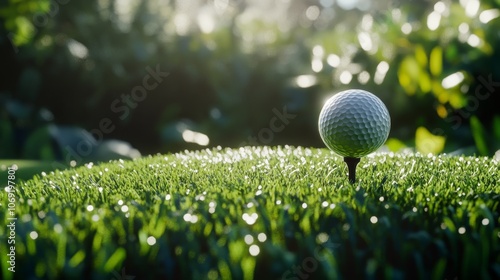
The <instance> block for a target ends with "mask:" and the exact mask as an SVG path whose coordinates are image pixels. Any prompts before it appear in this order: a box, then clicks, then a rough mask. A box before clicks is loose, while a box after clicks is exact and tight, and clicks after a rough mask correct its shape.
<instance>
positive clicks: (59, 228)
mask: <svg viewBox="0 0 500 280" xmlns="http://www.w3.org/2000/svg"><path fill="white" fill-rule="evenodd" d="M62 230H63V227H62V226H61V224H55V225H54V231H55V232H56V233H61V232H62Z"/></svg>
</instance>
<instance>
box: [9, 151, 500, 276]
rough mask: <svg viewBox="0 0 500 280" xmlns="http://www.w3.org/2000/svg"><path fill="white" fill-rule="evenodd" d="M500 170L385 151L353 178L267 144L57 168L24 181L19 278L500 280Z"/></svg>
mask: <svg viewBox="0 0 500 280" xmlns="http://www.w3.org/2000/svg"><path fill="white" fill-rule="evenodd" d="M499 167H500V164H499V163H498V162H497V161H495V160H492V159H490V158H475V157H460V158H459V157H447V156H423V155H420V154H379V155H376V156H373V157H367V158H363V159H362V160H361V162H360V164H359V165H358V182H357V183H356V184H354V185H351V184H349V183H348V181H347V178H346V167H345V164H344V162H343V161H342V158H340V157H338V156H336V155H334V154H333V153H331V152H330V151H327V150H325V149H307V148H292V147H281V148H280V147H278V148H272V149H271V148H267V147H262V148H245V149H243V148H242V149H239V150H231V149H222V150H217V149H214V150H210V151H209V150H207V151H196V152H186V153H180V154H174V155H166V156H165V155H162V156H156V157H147V158H142V159H139V160H135V161H116V162H111V163H107V164H102V165H98V166H96V165H94V166H90V165H89V166H82V167H80V168H76V169H71V170H67V171H64V172H59V171H57V172H56V173H55V174H54V173H51V174H47V175H46V176H41V175H40V176H37V177H35V178H34V179H33V180H30V181H28V182H25V183H22V184H20V185H18V189H17V196H18V197H17V198H18V202H17V206H16V207H17V209H16V211H17V217H18V221H17V228H16V232H17V242H16V250H17V258H16V267H17V268H18V270H17V272H16V274H15V275H16V278H18V279H32V278H47V279H57V278H61V279H62V278H65V279H78V278H80V279H91V278H92V279H112V278H113V277H117V276H118V274H119V273H121V272H122V269H123V268H124V269H125V273H126V274H128V275H134V276H136V278H135V279H174V278H175V279H188V278H191V279H230V278H232V279H253V278H255V279H306V277H307V279H327V278H328V279H336V278H340V279H360V278H366V279H403V278H416V279H445V278H447V279H454V278H455V277H458V279H472V278H474V279H498V278H499V277H500V183H499V178H500V171H499ZM1 196H2V197H1V201H2V203H3V202H5V201H6V195H5V192H2V194H1ZM4 206H5V205H2V207H4ZM5 219H6V217H5V213H4V211H2V212H0V220H2V221H4V220H5ZM6 230H7V228H6V227H0V236H2V237H0V242H1V244H2V246H0V253H1V256H0V259H1V261H2V266H1V267H2V270H3V278H4V279H8V278H9V277H11V276H12V273H10V272H8V271H7V270H6V269H7V266H6V265H5V258H6V252H5V246H4V244H6V240H5V238H3V236H5V234H6ZM35 233H36V234H35ZM35 235H37V236H36V239H33V236H35ZM264 237H265V238H264ZM254 245H255V246H254ZM257 248H258V254H256V256H253V255H252V254H251V251H252V252H253V253H254V254H255V253H257ZM116 279H118V278H116Z"/></svg>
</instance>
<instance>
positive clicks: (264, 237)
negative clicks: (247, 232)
mask: <svg viewBox="0 0 500 280" xmlns="http://www.w3.org/2000/svg"><path fill="white" fill-rule="evenodd" d="M257 239H259V241H260V242H264V241H266V240H267V235H266V234H265V233H263V232H261V233H259V235H257Z"/></svg>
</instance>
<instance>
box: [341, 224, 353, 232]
mask: <svg viewBox="0 0 500 280" xmlns="http://www.w3.org/2000/svg"><path fill="white" fill-rule="evenodd" d="M350 228H351V225H349V224H344V225H343V226H342V229H343V230H344V231H348V230H349V229H350Z"/></svg>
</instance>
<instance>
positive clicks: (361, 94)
mask: <svg viewBox="0 0 500 280" xmlns="http://www.w3.org/2000/svg"><path fill="white" fill-rule="evenodd" d="M318 125H319V134H320V135H321V138H322V139H323V142H325V144H326V146H327V147H328V148H330V149H331V150H332V151H334V152H335V153H337V154H339V155H341V156H343V157H354V158H360V157H363V156H366V155H368V154H370V153H372V152H374V151H375V150H377V149H378V148H379V147H380V146H382V144H384V142H385V141H386V140H387V137H388V136H389V130H390V128H391V118H390V116H389V111H387V108H386V107H385V105H384V103H383V102H382V100H380V99H379V98H378V97H377V96H375V95H374V94H372V93H370V92H368V91H365V90H360V89H351V90H346V91H342V92H339V93H337V94H335V95H334V96H332V97H331V98H330V99H328V100H327V101H326V103H325V105H324V106H323V109H322V110H321V113H320V115H319V123H318Z"/></svg>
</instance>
